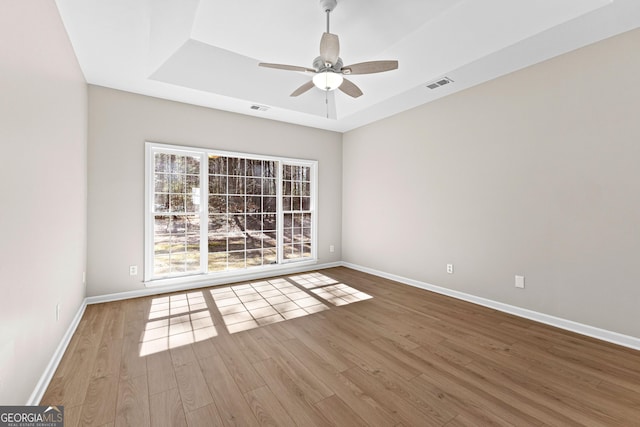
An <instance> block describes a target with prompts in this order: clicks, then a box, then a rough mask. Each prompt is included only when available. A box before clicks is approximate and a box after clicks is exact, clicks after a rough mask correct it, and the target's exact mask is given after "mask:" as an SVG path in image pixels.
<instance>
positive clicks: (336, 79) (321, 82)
mask: <svg viewBox="0 0 640 427" xmlns="http://www.w3.org/2000/svg"><path fill="white" fill-rule="evenodd" d="M343 81H344V77H342V74H338V73H336V72H333V71H321V72H319V73H317V74H316V75H315V76H313V84H314V85H315V86H316V87H317V88H318V89H320V90H325V91H332V90H336V89H338V88H339V87H340V85H341V84H342V82H343Z"/></svg>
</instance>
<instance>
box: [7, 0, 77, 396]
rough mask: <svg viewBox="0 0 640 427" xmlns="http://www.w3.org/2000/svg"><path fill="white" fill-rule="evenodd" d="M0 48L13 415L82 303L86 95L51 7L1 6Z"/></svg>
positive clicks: (16, 1) (15, 1)
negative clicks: (58, 312) (14, 405)
mask: <svg viewBox="0 0 640 427" xmlns="http://www.w3.org/2000/svg"><path fill="white" fill-rule="evenodd" d="M0 40H1V41H0V144H1V150H0V163H1V164H2V167H0V186H1V193H0V194H1V195H2V199H1V201H0V225H1V226H2V237H1V238H0V291H1V293H2V297H1V298H0V404H3V405H6V404H20V405H22V404H25V403H26V402H27V400H28V399H29V396H30V395H31V393H32V392H33V390H34V388H35V387H36V384H37V382H38V380H39V378H40V376H41V375H42V373H43V372H44V371H45V368H46V366H47V364H48V362H49V360H50V359H51V357H52V355H53V354H54V352H55V350H56V348H57V346H58V344H59V343H60V341H61V340H62V337H63V336H64V333H65V332H66V330H67V328H68V327H69V325H70V324H71V321H72V318H73V316H74V315H75V314H76V312H77V311H78V309H79V307H80V306H81V304H82V300H83V298H84V291H85V290H84V284H83V283H82V273H83V271H84V269H85V252H86V144H87V143H86V141H87V136H86V135H87V86H86V84H85V81H84V77H83V76H82V73H81V72H80V68H79V66H78V62H77V60H76V58H75V55H74V53H73V51H72V48H71V44H70V43H69V40H68V38H67V33H66V31H65V29H64V27H63V26H62V21H61V19H60V16H59V15H58V10H57V8H56V5H55V2H53V1H37V2H34V1H23V0H2V2H0ZM58 303H60V305H61V316H60V320H59V321H56V317H55V306H56V304H58Z"/></svg>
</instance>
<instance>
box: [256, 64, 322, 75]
mask: <svg viewBox="0 0 640 427" xmlns="http://www.w3.org/2000/svg"><path fill="white" fill-rule="evenodd" d="M258 65H259V66H260V67H266V68H275V69H277V70H287V71H302V72H303V73H315V72H316V70H314V69H312V68H307V67H298V66H296V65H284V64H269V63H266V62H261V63H259V64H258Z"/></svg>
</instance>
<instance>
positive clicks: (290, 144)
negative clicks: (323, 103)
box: [87, 86, 342, 296]
mask: <svg viewBox="0 0 640 427" xmlns="http://www.w3.org/2000/svg"><path fill="white" fill-rule="evenodd" d="M89 112H90V113H89V114H90V115H89V156H88V162H89V200H88V212H89V225H88V236H89V237H88V239H89V247H88V267H87V268H88V270H87V274H88V279H87V280H88V282H87V295H88V296H93V295H105V294H110V293H115V292H125V291H132V290H140V289H144V285H143V283H142V278H143V277H142V271H143V268H142V266H143V255H144V143H145V141H153V142H163V143H169V144H177V145H188V146H195V147H207V148H213V149H221V150H228V151H238V152H246V153H256V154H265V155H280V156H286V157H296V158H303V159H313V160H318V174H319V200H318V202H319V203H318V204H319V209H318V218H319V221H318V234H319V242H318V257H319V262H321V263H326V262H335V261H339V260H340V259H341V253H340V250H339V247H340V239H341V237H340V236H341V227H340V224H341V212H342V205H341V203H342V198H341V197H342V196H341V194H342V177H341V175H342V135H341V134H339V133H335V132H329V131H323V130H317V129H311V128H306V127H302V126H296V125H290V124H286V123H281V122H276V121H271V120H265V119H260V118H255V117H250V116H244V115H240V114H234V113H228V112H224V111H219V110H212V109H208V108H202V107H196V106H191V105H187V104H181V103H177V102H172V101H165V100H160V99H157V98H151V97H146V96H142V95H135V94H132V93H127V92H120V91H116V90H113V89H106V88H103V87H98V86H89ZM329 245H335V246H336V251H335V252H334V253H329ZM129 265H138V266H139V273H140V274H138V276H129Z"/></svg>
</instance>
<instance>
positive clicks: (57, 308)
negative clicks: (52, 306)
mask: <svg viewBox="0 0 640 427" xmlns="http://www.w3.org/2000/svg"><path fill="white" fill-rule="evenodd" d="M58 320H60V303H58V304H56V322H57V321H58Z"/></svg>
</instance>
